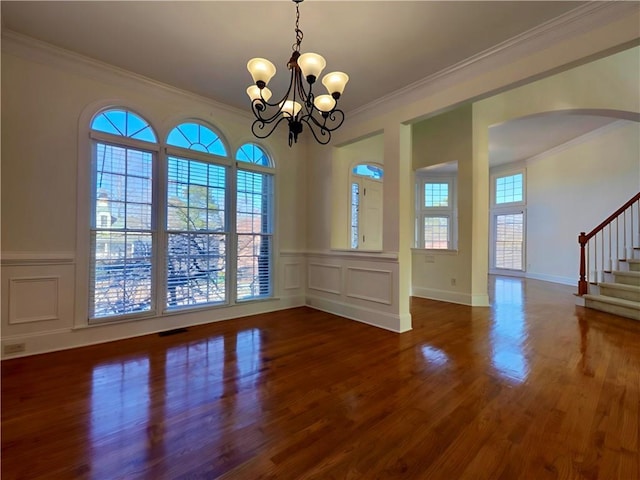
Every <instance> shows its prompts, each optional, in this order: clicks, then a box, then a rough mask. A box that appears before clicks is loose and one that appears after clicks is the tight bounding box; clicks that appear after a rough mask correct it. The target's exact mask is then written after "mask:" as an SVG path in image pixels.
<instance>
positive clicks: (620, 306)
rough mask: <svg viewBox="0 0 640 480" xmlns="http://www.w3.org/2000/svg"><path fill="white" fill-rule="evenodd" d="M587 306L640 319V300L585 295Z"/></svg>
mask: <svg viewBox="0 0 640 480" xmlns="http://www.w3.org/2000/svg"><path fill="white" fill-rule="evenodd" d="M583 297H584V300H585V306H586V307H587V308H593V309H595V310H600V311H603V312H607V313H612V314H614V315H619V316H621V317H626V318H631V319H633V320H638V321H640V302H634V301H631V300H625V299H622V298H615V297H609V296H607V295H591V294H587V295H583Z"/></svg>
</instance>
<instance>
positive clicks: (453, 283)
mask: <svg viewBox="0 0 640 480" xmlns="http://www.w3.org/2000/svg"><path fill="white" fill-rule="evenodd" d="M451 286H452V287H455V286H456V279H455V278H452V279H451Z"/></svg>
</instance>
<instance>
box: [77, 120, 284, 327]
mask: <svg viewBox="0 0 640 480" xmlns="http://www.w3.org/2000/svg"><path fill="white" fill-rule="evenodd" d="M91 137H92V139H93V155H92V170H91V172H92V173H91V189H90V191H91V205H92V208H91V220H90V224H89V227H90V228H89V230H90V232H89V235H90V272H89V277H90V282H89V283H90V286H89V290H90V291H89V318H90V320H91V319H93V320H96V321H107V320H113V319H121V318H123V317H126V318H128V317H136V316H149V315H161V314H162V313H163V312H164V311H170V310H175V309H186V308H194V307H200V308H201V307H203V306H207V305H229V304H233V303H235V302H236V301H240V300H242V301H246V300H251V299H257V298H264V297H269V296H272V295H273V278H272V277H273V266H272V263H273V259H272V256H273V232H274V225H273V202H274V200H273V198H274V171H275V169H274V166H273V161H272V159H271V158H270V156H269V155H268V154H267V153H266V151H265V150H264V149H263V148H261V147H260V146H258V145H256V144H244V145H242V146H241V147H240V148H239V149H238V150H237V152H236V162H233V161H232V160H231V159H229V158H228V156H227V147H226V145H225V142H223V140H222V138H221V137H220V135H218V134H217V133H216V132H215V131H214V130H213V129H212V128H210V127H209V126H207V125H206V124H205V123H204V122H201V121H198V120H192V121H189V122H185V123H181V124H179V125H177V126H175V127H174V128H173V129H172V130H171V131H170V132H169V134H168V135H167V139H166V144H165V145H162V144H160V143H159V142H158V140H157V137H156V134H155V132H154V130H153V128H152V127H151V125H150V123H149V122H147V121H146V120H144V119H143V118H142V117H141V116H139V115H138V114H136V113H133V112H131V111H129V110H128V109H124V108H113V109H107V110H104V111H102V112H99V113H98V114H96V115H95V116H94V118H93V119H92V121H91ZM161 179H162V180H161ZM234 207H235V210H236V213H235V215H231V213H230V208H234ZM230 266H231V267H232V268H230ZM233 287H235V288H233ZM162 292H164V293H162ZM158 296H159V297H160V298H159V299H158V298H157V297H158Z"/></svg>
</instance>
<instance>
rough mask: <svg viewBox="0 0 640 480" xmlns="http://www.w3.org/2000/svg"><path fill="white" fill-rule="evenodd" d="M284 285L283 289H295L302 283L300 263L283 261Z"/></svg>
mask: <svg viewBox="0 0 640 480" xmlns="http://www.w3.org/2000/svg"><path fill="white" fill-rule="evenodd" d="M283 268H284V275H283V277H284V282H283V283H284V285H283V287H282V288H284V289H285V290H296V289H299V288H300V287H301V286H302V285H301V283H300V263H299V262H296V263H291V262H290V263H285V264H284V266H283Z"/></svg>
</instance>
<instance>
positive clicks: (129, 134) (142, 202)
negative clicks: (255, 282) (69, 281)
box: [89, 110, 157, 318]
mask: <svg viewBox="0 0 640 480" xmlns="http://www.w3.org/2000/svg"><path fill="white" fill-rule="evenodd" d="M91 129H92V132H91V136H92V138H93V162H92V176H91V203H92V211H93V215H92V218H91V225H90V236H91V262H90V282H89V284H90V285H89V316H90V318H103V317H108V316H113V315H117V316H123V315H128V314H140V313H144V312H149V311H151V310H152V308H153V304H152V298H153V295H152V292H153V287H154V281H153V279H154V268H153V261H152V260H153V256H154V251H155V244H156V232H155V228H154V221H153V215H152V202H153V188H154V187H153V185H154V163H155V158H156V150H157V145H156V144H155V142H156V136H155V133H154V132H153V130H152V129H151V127H150V125H149V124H148V123H147V122H146V121H145V120H143V119H142V118H141V117H140V116H138V115H136V114H134V113H132V112H130V111H126V110H107V111H104V112H102V113H99V114H98V115H96V116H95V117H94V119H93V121H92V122H91ZM147 142H150V144H149V145H148V148H147V147H146V146H145V144H146V143H147Z"/></svg>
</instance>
